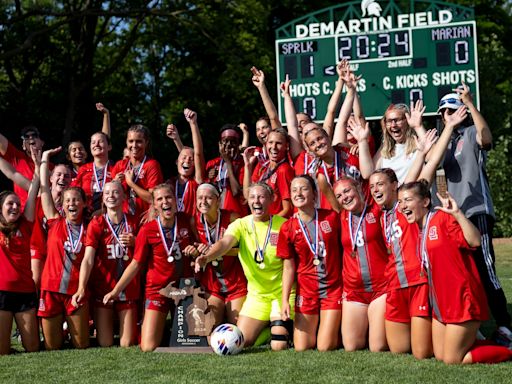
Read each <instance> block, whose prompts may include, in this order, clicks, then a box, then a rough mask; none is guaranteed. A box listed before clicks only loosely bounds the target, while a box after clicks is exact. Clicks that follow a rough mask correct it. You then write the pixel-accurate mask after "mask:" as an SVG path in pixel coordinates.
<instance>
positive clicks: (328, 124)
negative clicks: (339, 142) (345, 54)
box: [323, 60, 347, 140]
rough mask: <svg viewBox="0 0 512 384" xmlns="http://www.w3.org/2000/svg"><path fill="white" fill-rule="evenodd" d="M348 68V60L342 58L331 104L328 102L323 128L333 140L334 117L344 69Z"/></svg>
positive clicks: (337, 69) (338, 66)
mask: <svg viewBox="0 0 512 384" xmlns="http://www.w3.org/2000/svg"><path fill="white" fill-rule="evenodd" d="M346 69H347V61H346V60H342V61H340V62H339V63H338V64H337V65H336V73H337V74H338V79H337V80H336V86H335V87H334V90H333V92H332V95H331V98H330V99H329V104H327V112H326V113H325V118H324V123H323V128H324V130H325V132H327V134H328V135H329V138H331V140H332V137H333V134H334V118H335V117H336V109H337V108H338V104H339V102H340V98H341V91H342V90H343V83H344V80H343V75H344V72H343V71H344V70H346Z"/></svg>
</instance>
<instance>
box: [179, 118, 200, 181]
mask: <svg viewBox="0 0 512 384" xmlns="http://www.w3.org/2000/svg"><path fill="white" fill-rule="evenodd" d="M183 114H184V115H185V118H186V119H187V121H188V124H189V125H190V130H191V131H192V145H193V147H194V167H195V179H196V182H197V183H198V184H201V183H202V182H203V180H204V165H205V161H204V152H203V139H202V138H201V132H200V131H199V126H198V125H197V113H196V112H194V111H193V110H191V109H188V108H186V109H185V110H184V111H183Z"/></svg>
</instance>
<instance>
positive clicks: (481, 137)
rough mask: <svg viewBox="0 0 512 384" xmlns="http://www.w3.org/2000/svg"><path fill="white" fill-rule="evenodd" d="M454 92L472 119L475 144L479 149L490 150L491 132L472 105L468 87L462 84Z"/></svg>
mask: <svg viewBox="0 0 512 384" xmlns="http://www.w3.org/2000/svg"><path fill="white" fill-rule="evenodd" d="M454 91H456V92H457V93H458V94H459V95H460V99H461V100H462V102H463V103H464V105H465V106H466V107H467V108H468V110H469V113H471V118H472V119H473V122H474V123H475V127H476V142H477V143H478V145H479V146H480V147H482V148H484V149H490V148H491V146H492V133H491V130H490V129H489V125H488V124H487V121H485V119H484V117H483V116H482V114H481V113H480V111H479V110H478V109H477V108H476V106H475V104H474V103H473V97H472V96H471V93H470V92H469V87H468V86H467V85H466V83H464V82H462V85H461V86H460V87H459V88H457V89H455V90H454Z"/></svg>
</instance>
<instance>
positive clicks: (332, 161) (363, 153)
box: [304, 121, 373, 209]
mask: <svg viewBox="0 0 512 384" xmlns="http://www.w3.org/2000/svg"><path fill="white" fill-rule="evenodd" d="M348 129H349V131H350V132H351V133H352V135H353V136H354V138H356V140H357V142H358V146H359V158H357V157H356V156H354V155H352V154H350V152H349V151H348V149H347V150H345V148H343V147H341V146H337V147H333V146H332V145H331V144H330V140H329V137H328V136H327V133H326V132H325V131H324V130H323V129H321V128H313V129H310V130H309V131H307V133H306V134H305V135H304V141H305V143H306V145H307V146H308V148H309V150H310V151H311V152H312V153H313V154H314V155H315V156H316V157H317V159H318V160H319V161H318V163H317V166H318V174H322V175H324V176H325V177H326V179H327V182H328V183H329V185H334V183H335V182H336V181H337V180H339V179H340V178H342V177H344V176H349V177H351V178H353V179H355V180H358V181H361V180H362V179H368V177H370V175H371V173H372V171H373V163H372V160H371V156H370V148H369V146H368V136H369V134H370V128H369V126H368V124H366V125H365V127H364V128H363V127H362V126H361V125H360V124H359V122H355V121H353V124H352V125H349V126H348ZM357 164H359V166H360V167H361V168H360V169H359V168H358V167H357ZM322 192H323V191H322ZM320 207H321V208H324V209H331V203H329V201H327V198H326V197H325V196H324V194H322V195H321V200H320Z"/></svg>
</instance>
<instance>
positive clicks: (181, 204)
mask: <svg viewBox="0 0 512 384" xmlns="http://www.w3.org/2000/svg"><path fill="white" fill-rule="evenodd" d="M187 189H188V181H187V182H186V183H185V190H184V191H183V194H182V195H181V199H180V198H179V196H178V180H176V187H175V188H174V193H175V194H176V203H177V206H178V207H177V208H178V212H183V211H184V210H185V195H186V194H187Z"/></svg>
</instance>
